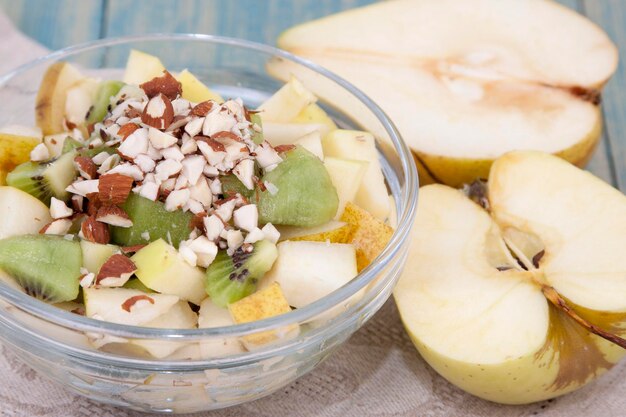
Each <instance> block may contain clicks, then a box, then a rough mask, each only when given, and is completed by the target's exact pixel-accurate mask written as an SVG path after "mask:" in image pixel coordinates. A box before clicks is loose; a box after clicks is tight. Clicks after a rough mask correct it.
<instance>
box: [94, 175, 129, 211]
mask: <svg viewBox="0 0 626 417" xmlns="http://www.w3.org/2000/svg"><path fill="white" fill-rule="evenodd" d="M132 189H133V178H131V177H127V176H126V175H122V174H106V175H103V176H101V177H100V183H99V185H98V192H99V194H100V195H99V198H100V201H102V202H103V203H105V204H109V205H116V204H123V203H124V202H125V201H126V199H127V198H128V195H129V194H130V191H131V190H132Z"/></svg>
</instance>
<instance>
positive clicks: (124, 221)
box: [96, 206, 133, 227]
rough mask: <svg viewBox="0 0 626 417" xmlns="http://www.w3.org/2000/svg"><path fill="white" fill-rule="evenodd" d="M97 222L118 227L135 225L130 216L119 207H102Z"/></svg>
mask: <svg viewBox="0 0 626 417" xmlns="http://www.w3.org/2000/svg"><path fill="white" fill-rule="evenodd" d="M96 220H98V221H99V222H100V223H106V224H110V225H111V226H118V227H131V226H132V225H133V222H132V220H131V219H130V217H128V214H126V212H125V211H124V210H122V209H121V208H119V207H118V206H105V207H101V208H100V209H99V210H98V214H96Z"/></svg>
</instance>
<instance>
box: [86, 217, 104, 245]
mask: <svg viewBox="0 0 626 417" xmlns="http://www.w3.org/2000/svg"><path fill="white" fill-rule="evenodd" d="M81 232H82V234H83V237H84V238H85V239H86V240H88V241H90V242H94V243H100V244H102V245H106V244H107V243H109V240H110V239H111V235H110V233H109V226H108V225H106V224H104V223H100V222H99V221H97V220H96V216H89V217H87V219H86V220H85V221H84V222H83V224H82V225H81Z"/></svg>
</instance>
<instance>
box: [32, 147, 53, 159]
mask: <svg viewBox="0 0 626 417" xmlns="http://www.w3.org/2000/svg"><path fill="white" fill-rule="evenodd" d="M48 159H50V151H49V150H48V148H47V147H46V145H44V144H43V143H40V144H39V145H37V146H35V148H34V149H33V150H32V151H31V152H30V160H31V161H33V162H41V161H47V160H48Z"/></svg>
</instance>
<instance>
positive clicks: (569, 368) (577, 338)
mask: <svg viewBox="0 0 626 417" xmlns="http://www.w3.org/2000/svg"><path fill="white" fill-rule="evenodd" d="M594 337H595V336H593V335H592V334H591V333H589V332H588V331H587V330H585V329H584V328H583V327H582V326H580V325H579V324H578V323H576V322H575V321H574V320H573V319H572V318H571V317H570V316H569V315H567V314H566V313H565V312H563V311H562V310H561V309H559V308H557V307H555V306H554V305H552V304H551V305H550V324H549V329H548V335H547V337H546V343H545V345H544V346H543V347H542V348H541V350H540V351H539V352H537V354H536V355H535V359H536V360H537V361H538V362H539V361H540V360H542V359H544V357H545V356H546V355H551V357H550V362H553V361H558V362H559V365H558V373H557V375H556V378H555V379H554V381H553V382H552V384H551V385H550V387H549V389H552V390H553V391H560V390H563V389H565V388H567V387H568V386H570V385H572V384H576V385H582V384H584V383H585V382H587V381H588V380H589V379H590V378H591V377H593V376H595V375H598V374H599V373H601V372H603V370H609V369H611V367H612V366H613V364H612V363H611V362H609V361H607V360H606V359H605V357H604V354H603V353H602V352H601V351H600V349H599V348H598V346H597V345H596V343H595V342H594V340H593V338H594ZM556 352H559V353H558V355H557V353H556Z"/></svg>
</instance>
